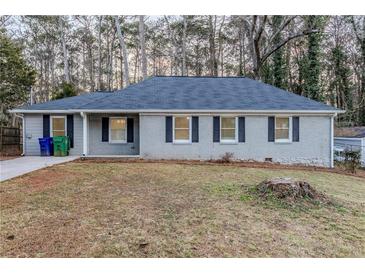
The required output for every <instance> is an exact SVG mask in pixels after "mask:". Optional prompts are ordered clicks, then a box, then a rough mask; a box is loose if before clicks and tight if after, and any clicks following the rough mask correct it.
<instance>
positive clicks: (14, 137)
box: [0, 127, 23, 156]
mask: <svg viewBox="0 0 365 274" xmlns="http://www.w3.org/2000/svg"><path fill="white" fill-rule="evenodd" d="M22 146H23V136H22V130H21V129H20V128H16V127H0V154H1V155H6V156H10V155H11V156H12V155H20V154H21V153H22Z"/></svg>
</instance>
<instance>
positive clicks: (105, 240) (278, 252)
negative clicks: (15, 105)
mask: <svg viewBox="0 0 365 274" xmlns="http://www.w3.org/2000/svg"><path fill="white" fill-rule="evenodd" d="M278 176H285V177H293V178H297V179H300V180H306V181H308V182H310V183H311V185H312V186H314V187H316V188H317V189H318V190H319V191H322V192H324V193H325V194H327V195H328V196H329V197H331V199H333V201H334V205H331V206H328V205H321V204H314V205H307V204H303V205H298V206H296V207H288V206H287V205H285V204H282V203H280V202H278V201H277V200H274V199H273V200H268V201H261V200H259V199H257V197H256V196H255V195H254V194H253V193H252V192H251V191H250V189H252V186H254V185H256V184H258V183H259V182H261V181H262V180H264V179H267V178H271V177H278ZM0 199H1V200H0V201H1V204H0V208H1V215H0V216H1V220H0V221H1V223H0V225H1V227H0V256H2V257H364V256H365V211H364V208H365V180H364V178H358V177H353V176H345V175H339V174H336V173H326V172H318V171H306V170H290V169H283V170H280V169H269V168H265V169H259V168H247V167H239V166H224V165H218V164H211V165H193V164H191V165H183V164H176V163H170V164H169V163H125V162H121V163H108V162H105V163H97V162H72V163H67V164H62V165H58V166H54V167H50V168H46V169H43V170H39V171H36V172H33V173H31V174H28V175H25V176H23V177H20V178H17V179H14V180H10V181H7V182H4V183H1V184H0Z"/></svg>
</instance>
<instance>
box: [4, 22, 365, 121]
mask: <svg viewBox="0 0 365 274" xmlns="http://www.w3.org/2000/svg"><path fill="white" fill-rule="evenodd" d="M0 29H2V30H3V31H2V32H1V35H3V36H4V37H5V38H4V37H3V38H4V39H5V40H6V39H8V40H9V41H8V40H6V41H8V42H9V43H10V42H11V43H13V44H14V45H15V46H16V47H18V48H19V49H20V51H21V54H22V56H23V58H24V60H25V62H26V63H27V64H28V65H29V66H30V68H33V70H34V71H35V77H34V81H32V82H34V83H32V87H33V90H32V93H33V100H34V102H37V103H38V102H44V101H48V100H51V99H52V98H55V97H57V96H58V95H57V94H59V92H60V90H61V91H65V90H66V92H65V94H66V95H65V96H68V95H69V94H67V92H68V91H67V90H71V91H70V94H71V95H72V93H73V91H76V93H78V94H79V93H82V92H93V91H96V90H101V91H113V90H119V89H122V88H124V87H126V86H128V85H130V84H133V83H137V82H139V81H142V80H143V79H145V78H146V77H149V76H152V75H179V76H186V75H189V76H247V77H251V78H255V79H258V80H261V81H263V82H265V83H268V84H272V85H275V86H277V87H279V88H283V89H287V90H289V91H292V92H294V93H296V94H300V95H304V96H307V97H309V98H312V99H316V100H319V101H323V102H325V103H328V104H331V105H333V106H336V107H339V108H341V109H345V110H346V111H347V112H346V114H344V115H340V116H339V117H338V118H337V124H338V125H344V126H346V125H350V126H353V125H365V16H214V15H212V16H2V17H1V18H0ZM5 40H4V41H5ZM8 42H7V43H8ZM4 64H5V63H2V71H3V70H4V67H5V65H4ZM1 73H2V83H1V85H2V87H1V92H2V95H1V99H2V101H3V103H2V109H1V113H2V114H3V115H5V112H6V110H7V109H9V108H11V107H14V106H16V105H20V104H23V103H27V102H28V103H29V94H30V91H29V89H28V90H26V94H25V95H24V96H18V97H17V96H15V95H16V93H19V92H21V91H19V90H18V91H14V92H13V93H9V92H8V91H7V92H8V93H6V94H5V87H7V89H9V88H8V86H9V85H5V84H4V83H5V82H6V81H4V79H5V76H4V75H3V73H4V72H1ZM62 96H64V95H62V94H61V97H62Z"/></svg>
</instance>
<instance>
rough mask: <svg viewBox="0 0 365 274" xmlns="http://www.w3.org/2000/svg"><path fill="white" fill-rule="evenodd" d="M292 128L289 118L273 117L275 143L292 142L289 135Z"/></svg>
mask: <svg viewBox="0 0 365 274" xmlns="http://www.w3.org/2000/svg"><path fill="white" fill-rule="evenodd" d="M291 127H292V119H291V117H289V116H276V117H275V142H278V143H289V142H291V141H292V135H291V134H290V132H291Z"/></svg>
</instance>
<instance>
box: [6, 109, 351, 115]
mask: <svg viewBox="0 0 365 274" xmlns="http://www.w3.org/2000/svg"><path fill="white" fill-rule="evenodd" d="M9 112H10V113H79V112H85V113H121V112H125V113H192V112H194V113H253V114H254V113H263V114H270V113H274V114H279V113H291V114H295V113H298V114H300V113H307V114H341V113H345V111H344V110H340V109H334V110H300V109H299V110H290V109H288V110H270V109H269V110H247V109H246V110H244V109H234V110H224V109H63V110H57V109H52V110H46V109H38V110H37V109H12V110H9Z"/></svg>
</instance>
